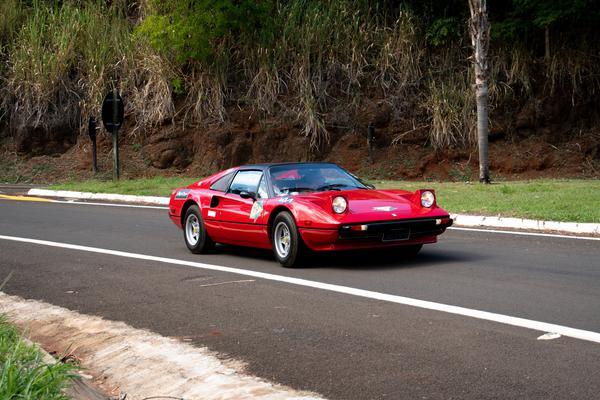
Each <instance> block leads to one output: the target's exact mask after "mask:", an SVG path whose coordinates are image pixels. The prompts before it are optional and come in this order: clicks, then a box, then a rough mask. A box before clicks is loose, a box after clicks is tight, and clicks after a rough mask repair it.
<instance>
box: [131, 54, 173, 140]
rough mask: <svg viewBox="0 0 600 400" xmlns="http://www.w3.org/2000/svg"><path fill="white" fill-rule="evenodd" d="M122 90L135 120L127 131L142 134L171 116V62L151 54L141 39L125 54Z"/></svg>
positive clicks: (135, 134)
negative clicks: (124, 73) (128, 53)
mask: <svg viewBox="0 0 600 400" xmlns="http://www.w3.org/2000/svg"><path fill="white" fill-rule="evenodd" d="M126 63H127V64H126V66H125V71H126V73H127V79H126V80H125V82H124V83H125V84H124V88H123V92H125V93H127V94H128V95H127V98H126V101H125V104H126V107H127V108H126V110H127V114H129V115H130V116H131V117H132V118H133V119H134V121H135V123H134V127H133V129H132V130H131V132H130V134H131V135H132V136H137V135H142V136H143V135H145V134H146V133H147V132H149V131H150V130H151V129H152V128H154V127H156V126H158V125H160V124H162V123H163V122H165V121H168V120H171V121H172V120H173V119H174V117H175V103H174V101H173V87H172V82H173V80H174V79H175V78H176V72H175V71H174V69H173V66H172V65H171V64H170V63H169V62H168V61H167V60H166V59H164V58H163V57H160V56H159V55H157V54H155V53H154V51H153V50H152V49H151V48H150V47H149V46H148V45H146V44H145V43H138V44H137V45H136V47H135V49H134V52H133V54H132V55H131V56H130V57H128V58H126Z"/></svg>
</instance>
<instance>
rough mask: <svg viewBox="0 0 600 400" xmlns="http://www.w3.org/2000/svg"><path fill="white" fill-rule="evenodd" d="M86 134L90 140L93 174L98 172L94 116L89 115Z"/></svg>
mask: <svg viewBox="0 0 600 400" xmlns="http://www.w3.org/2000/svg"><path fill="white" fill-rule="evenodd" d="M88 135H89V136H90V140H91V141H92V168H93V169H94V174H97V173H98V158H97V156H96V120H95V119H94V117H90V120H89V122H88Z"/></svg>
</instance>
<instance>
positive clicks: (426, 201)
mask: <svg viewBox="0 0 600 400" xmlns="http://www.w3.org/2000/svg"><path fill="white" fill-rule="evenodd" d="M434 202H435V195H434V194H433V192H430V191H429V190H425V191H423V192H421V205H422V206H423V207H426V208H429V207H431V206H432V205H433V203H434Z"/></svg>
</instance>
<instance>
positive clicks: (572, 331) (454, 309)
mask: <svg viewBox="0 0 600 400" xmlns="http://www.w3.org/2000/svg"><path fill="white" fill-rule="evenodd" d="M0 239H1V240H9V241H13V242H22V243H32V244H38V245H42V246H50V247H59V248H63V249H71V250H78V251H87V252H91V253H98V254H108V255H113V256H118V257H125V258H133V259H138V260H146V261H154V262H161V263H167V264H174V265H184V266H188V267H193V268H200V269H206V270H212V271H221V272H228V273H232V274H238V275H243V276H251V277H255V278H261V279H266V280H270V281H276V282H284V283H289V284H292V285H298V286H305V287H311V288H315V289H321V290H327V291H330V292H336V293H343V294H348V295H351V296H358V297H365V298H369V299H374V300H381V301H387V302H390V303H396V304H403V305H408V306H413V307H418V308H424V309H428V310H434V311H440V312H446V313H450V314H457V315H462V316H466V317H471V318H477V319H482V320H486V321H493V322H498V323H501V324H506V325H512V326H517V327H521V328H527V329H533V330H536V331H541V332H553V333H557V334H560V335H562V336H568V337H572V338H575V339H581V340H586V341H589V342H595V343H600V333H598V332H592V331H586V330H582V329H576V328H570V327H568V326H562V325H556V324H551V323H547V322H540V321H534V320H530V319H525V318H519V317H511V316H509V315H503V314H496V313H492V312H488V311H480V310H474V309H471V308H465V307H459V306H453V305H448V304H442V303H435V302H432V301H426V300H419V299H413V298H410V297H404V296H396V295H392V294H386V293H379V292H373V291H370V290H364V289H357V288H352V287H347V286H340V285H334V284H330V283H323V282H317V281H310V280H307V279H300V278H292V277H288V276H281V275H275V274H268V273H265V272H258V271H252V270H246V269H241V268H233V267H224V266H220V265H213V264H204V263H199V262H193V261H186V260H178V259H174V258H166V257H156V256H151V255H147V254H138V253H129V252H125V251H118V250H109V249H102V248H98V247H88V246H80V245H76V244H69V243H59V242H50V241H47V240H38V239H30V238H23V237H16V236H4V235H0Z"/></svg>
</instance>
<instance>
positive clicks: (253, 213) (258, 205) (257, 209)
mask: <svg viewBox="0 0 600 400" xmlns="http://www.w3.org/2000/svg"><path fill="white" fill-rule="evenodd" d="M262 212H263V202H262V200H256V201H255V202H254V204H252V209H251V210H250V219H253V220H254V221H256V220H257V219H258V217H260V215H261V214H262Z"/></svg>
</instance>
